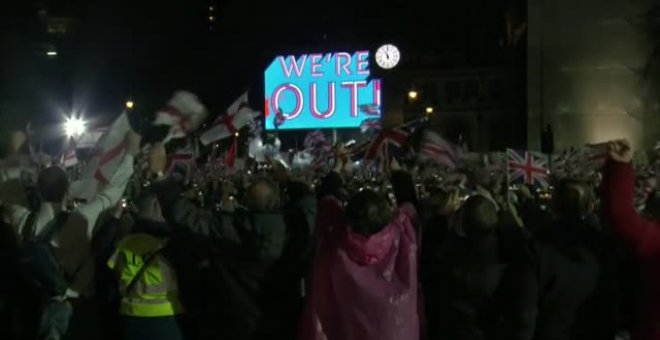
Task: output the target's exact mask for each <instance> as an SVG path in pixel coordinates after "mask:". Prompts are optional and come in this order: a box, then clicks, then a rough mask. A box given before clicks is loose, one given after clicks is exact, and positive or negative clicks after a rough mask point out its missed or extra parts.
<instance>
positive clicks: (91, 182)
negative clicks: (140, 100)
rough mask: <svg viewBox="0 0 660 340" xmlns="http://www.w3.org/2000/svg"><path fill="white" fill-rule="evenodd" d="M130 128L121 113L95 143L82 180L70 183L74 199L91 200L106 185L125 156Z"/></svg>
mask: <svg viewBox="0 0 660 340" xmlns="http://www.w3.org/2000/svg"><path fill="white" fill-rule="evenodd" d="M130 129H131V127H130V124H129V122H128V116H127V115H126V112H124V113H122V114H121V115H120V116H119V117H118V118H117V119H116V120H115V121H114V122H113V123H112V125H110V127H109V128H108V130H107V131H106V132H105V133H104V134H103V136H102V137H101V138H100V139H99V141H98V143H96V147H95V148H94V150H95V155H94V157H92V159H91V160H90V161H89V162H87V164H86V165H85V167H84V168H83V171H82V178H81V179H80V180H79V181H76V182H73V183H71V189H70V191H71V194H72V195H73V196H74V197H76V198H86V199H90V198H92V197H93V196H94V195H95V194H96V192H97V191H98V189H99V188H100V186H102V185H105V184H108V182H109V180H110V178H112V175H113V174H114V173H115V171H116V170H117V168H118V167H119V164H120V163H121V160H122V159H123V158H124V155H125V154H126V142H125V141H126V134H127V133H128V132H129V131H130Z"/></svg>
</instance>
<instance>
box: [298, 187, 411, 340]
mask: <svg viewBox="0 0 660 340" xmlns="http://www.w3.org/2000/svg"><path fill="white" fill-rule="evenodd" d="M415 223H416V212H415V208H414V207H413V206H412V205H410V204H405V205H402V206H401V207H400V208H399V209H398V210H397V212H396V214H395V217H394V219H393V221H392V222H391V223H390V224H389V225H388V226H387V227H385V228H384V229H383V230H382V231H380V232H379V233H377V234H374V235H372V236H370V237H364V236H361V235H357V234H354V233H352V232H351V231H350V230H349V228H348V225H347V223H346V220H345V219H344V209H343V207H342V205H341V203H340V202H339V201H337V200H336V199H334V198H332V197H327V198H324V199H322V200H321V206H320V210H319V215H318V221H317V254H316V258H315V261H314V267H313V268H314V270H313V273H312V281H311V285H312V286H311V291H310V296H309V298H308V300H307V306H306V308H305V313H304V315H303V320H302V325H301V333H300V340H324V339H327V340H371V339H373V340H389V339H391V340H402V339H405V340H417V339H419V332H420V331H419V328H420V317H419V312H418V310H419V308H418V307H419V306H418V293H417V291H418V290H417V288H418V287H417V252H418V250H417V248H418V245H417V242H418V241H417V235H416V233H415V229H414V225H415Z"/></svg>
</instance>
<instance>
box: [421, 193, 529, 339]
mask: <svg viewBox="0 0 660 340" xmlns="http://www.w3.org/2000/svg"><path fill="white" fill-rule="evenodd" d="M458 214H459V215H458V216H459V220H458V224H457V228H455V229H454V230H452V233H451V234H450V235H449V236H448V238H447V240H446V241H445V242H444V244H443V245H441V246H440V247H439V248H438V249H437V251H436V252H435V253H434V254H433V261H434V265H433V266H432V267H430V271H431V272H430V273H429V280H428V281H427V282H425V283H426V284H427V286H426V287H424V288H425V290H426V291H427V292H432V294H431V293H428V294H426V296H425V297H426V306H427V310H426V312H427V319H428V325H429V334H430V339H455V340H484V339H507V340H512V339H530V338H531V335H532V333H533V329H534V303H535V301H536V299H535V294H536V291H535V290H534V288H535V286H534V283H533V282H534V281H533V277H534V276H533V267H532V265H531V256H530V254H529V252H528V251H527V245H526V240H525V238H524V237H523V235H522V231H521V230H519V229H511V230H509V229H508V228H506V227H504V226H502V225H500V224H499V218H498V212H497V207H496V206H495V204H494V203H493V202H492V201H491V200H490V199H489V198H487V197H484V196H481V195H476V196H472V197H470V198H469V199H468V200H467V201H466V203H465V205H464V206H463V208H462V209H461V210H460V211H459V213H458Z"/></svg>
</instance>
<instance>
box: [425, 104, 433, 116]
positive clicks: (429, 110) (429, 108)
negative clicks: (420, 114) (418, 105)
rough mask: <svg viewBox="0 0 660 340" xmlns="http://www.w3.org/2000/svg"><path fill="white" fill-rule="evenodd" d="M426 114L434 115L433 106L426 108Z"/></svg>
mask: <svg viewBox="0 0 660 340" xmlns="http://www.w3.org/2000/svg"><path fill="white" fill-rule="evenodd" d="M426 113H427V114H431V113H433V106H427V107H426Z"/></svg>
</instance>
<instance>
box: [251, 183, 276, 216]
mask: <svg viewBox="0 0 660 340" xmlns="http://www.w3.org/2000/svg"><path fill="white" fill-rule="evenodd" d="M245 205H246V206H247V208H248V209H250V210H251V211H254V212H274V211H277V210H278V209H279V205H280V197H279V190H278V188H277V185H276V184H275V183H273V182H272V181H270V180H268V179H266V178H259V179H257V180H256V181H254V182H252V184H250V186H249V187H248V190H247V192H246V195H245Z"/></svg>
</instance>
